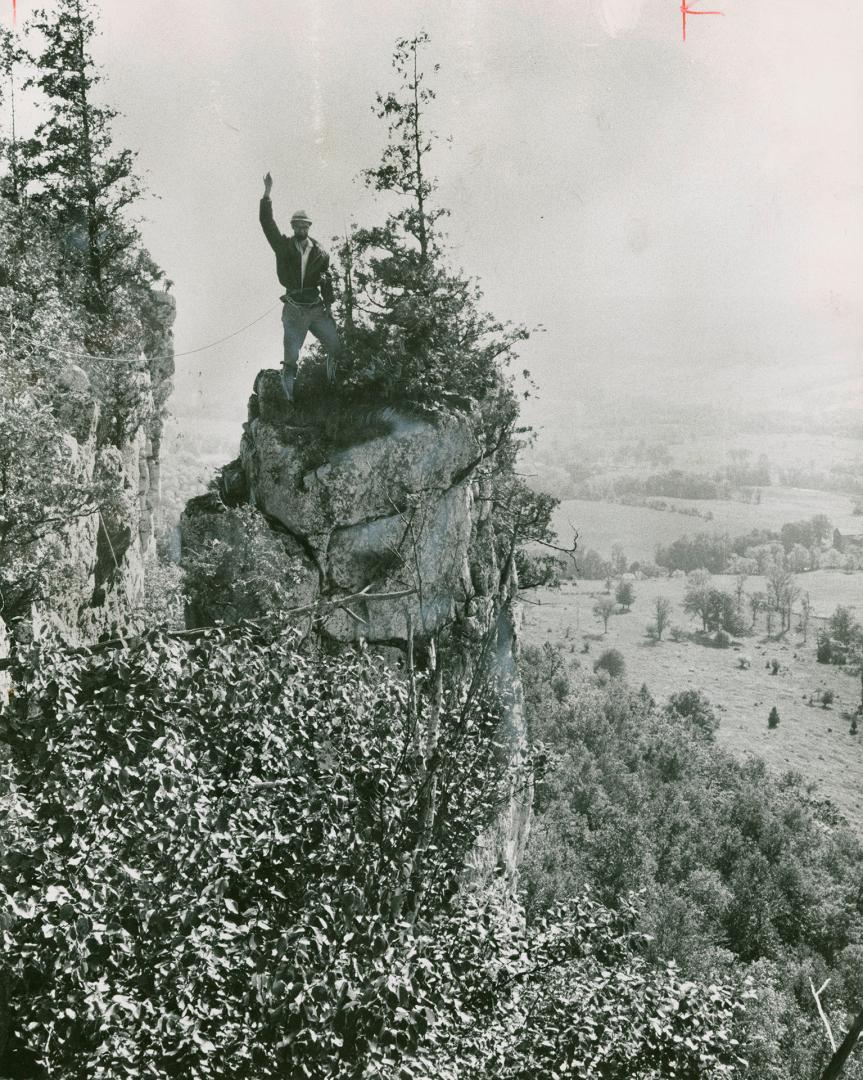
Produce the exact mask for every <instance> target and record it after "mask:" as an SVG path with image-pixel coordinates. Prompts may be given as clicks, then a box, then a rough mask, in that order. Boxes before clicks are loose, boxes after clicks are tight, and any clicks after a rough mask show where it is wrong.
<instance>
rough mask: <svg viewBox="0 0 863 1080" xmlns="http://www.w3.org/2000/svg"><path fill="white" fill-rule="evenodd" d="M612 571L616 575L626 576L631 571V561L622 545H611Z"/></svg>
mask: <svg viewBox="0 0 863 1080" xmlns="http://www.w3.org/2000/svg"><path fill="white" fill-rule="evenodd" d="M611 569H612V571H613V572H614V573H615V574H618V575H619V574H625V573H626V571H627V570H628V569H629V561H628V559H627V558H626V552H625V551H624V550H623V545H622V544H612V545H611Z"/></svg>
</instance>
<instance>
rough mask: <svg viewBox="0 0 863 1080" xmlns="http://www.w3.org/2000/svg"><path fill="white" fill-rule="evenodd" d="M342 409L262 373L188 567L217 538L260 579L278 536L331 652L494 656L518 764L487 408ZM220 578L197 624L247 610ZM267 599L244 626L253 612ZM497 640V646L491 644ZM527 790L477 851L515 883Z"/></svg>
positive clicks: (294, 594)
mask: <svg viewBox="0 0 863 1080" xmlns="http://www.w3.org/2000/svg"><path fill="white" fill-rule="evenodd" d="M333 409H334V410H338V411H337V412H336V413H334V414H327V413H325V412H323V411H322V409H321V406H320V398H319V399H318V401H317V403H316V402H315V400H314V398H313V397H312V396H311V395H310V399H304V397H303V394H302V393H299V394H298V395H297V400H296V401H295V402H293V403H289V402H288V401H287V400H286V398H285V396H284V393H283V392H282V388H281V382H280V379H279V375H278V373H277V372H275V371H263V372H261V373H260V374H259V375H258V377H257V379H256V380H255V388H254V393H253V394H252V396H251V400H250V402H249V419H248V422H247V423H246V425H245V427H244V432H243V436H242V440H241V445H240V455H239V457H238V458H237V459H236V460H235V461H233V462H231V463H230V464H229V465H226V466H225V467H224V469H223V470H222V472H221V474H220V477H219V480H218V483H217V488H216V490H214V491H213V492H211V493H210V494H209V495H207V496H203V497H199V498H198V499H195V500H192V501H191V502H190V503H189V504H187V507H186V511H185V513H184V515H183V519H182V522H181V540H182V549H183V560H184V562H185V564H186V565H187V567H194V566H195V565H196V564H197V565H200V559H201V557H202V556H205V555H206V552H207V550H208V548H207V545H208V544H212V543H213V542H215V541H218V542H219V543H220V544H222V545H226V546H227V547H228V548H232V550H233V554H232V556H231V558H232V559H233V565H235V566H237V567H244V569H243V570H242V573H244V574H248V573H249V568H248V558H249V547H250V540H249V537H250V536H258V537H260V535H261V530H263V533H264V535H265V534H266V530H267V529H269V530H270V532H271V535H272V538H274V539H275V538H277V540H278V545H279V546H280V548H281V550H284V551H290V554H291V559H290V560H289V562H290V569H286V570H285V571H284V573H285V580H286V581H287V580H288V575H289V574H293V575H294V577H293V578H292V579H291V582H290V584H289V588H290V590H291V604H290V605H287V606H291V605H293V606H299V605H303V604H305V603H312V602H315V601H318V602H319V609H318V610H319V617H318V619H317V620H316V621H315V624H314V625H315V627H316V632H317V633H318V634H319V635H320V636H321V637H323V638H324V639H325V640H327V641H328V643H329V644H330V646H333V647H335V646H338V645H347V644H349V643H351V642H356V641H359V640H364V641H367V642H369V643H370V644H372V645H374V646H375V647H376V648H377V649H379V650H381V651H383V650H387V651H390V650H399V649H402V650H403V649H404V648H405V646H406V643H407V640H408V636H409V633H412V634H413V635H414V638H415V640H417V641H418V642H420V643H421V642H422V641H423V640H428V639H430V638H432V637H438V636H439V635H440V634H441V633H447V634H452V635H453V637H454V639H457V640H458V641H459V642H461V643H463V644H464V648H465V650H466V651H467V652H468V653H470V652H472V653H473V654H474V655H478V654H479V653H480V651H481V650H482V652H483V653H484V655H485V656H486V657H491V662H492V663H493V664H495V665H496V668H497V675H498V677H499V679H500V682H501V685H502V686H503V687H505V691H506V696H507V698H508V699H509V701H510V706H509V731H508V732H507V733H506V739H507V742H508V744H509V748H510V755H511V758H512V760H513V761H514V763H515V764H516V765H517V767H518V768H520V764H519V763H520V762H522V761H523V760H524V755H525V752H526V730H525V722H524V715H523V710H522V706H521V687H520V683H519V679H518V671H517V664H516V653H517V648H518V641H517V637H518V634H517V617H516V616H515V615H514V609H515V608H516V607H517V603H516V601H515V596H514V591H515V590H514V586H515V581H514V572H512V571H507V572H506V573H505V574H503V575H502V571H501V567H500V566H499V565H498V560H497V555H496V545H495V536H494V525H493V521H492V514H491V508H492V503H493V495H494V491H493V484H492V476H491V463H490V462H489V461H488V460H487V458H486V454H485V453H484V447H483V440H482V429H481V425H480V421H479V417H478V415H477V414H475V413H474V412H471V411H470V409H469V408H468V409H465V410H462V411H456V410H453V411H450V412H447V413H441V414H439V415H435V416H434V418H431V417H426V416H419V415H411V414H409V413H407V412H399V411H397V410H394V409H392V408H388V409H375V408H373V407H369V406H368V405H365V406H362V405H359V404H357V405H356V407H355V408H352V407H349V406H347V405H346V404H345V403H344V401H342V402H337V403H335V404H334V405H333ZM238 514H245V515H246V519H245V520H246V525H245V526H244V529H245V530H246V531H244V530H243V529H237V528H235V526H234V524H232V522H236V521H237V520H239V518H238V517H237V516H236V515H238ZM248 515H251V517H249V516H248ZM249 529H251V533H250V532H249V531H248V530H249ZM254 543H255V544H257V543H258V540H255V541H254ZM291 544H292V545H293V548H292V549H291V548H290V545H291ZM284 545H288V547H284ZM244 548H245V550H244ZM268 550H269V549H268V547H267V545H266V542H265V543H264V548H263V553H262V558H263V559H264V560H265V561H267V562H268V565H272V566H274V567H275V568H276V569H275V570H274V572H275V573H280V572H281V571H279V570H278V566H279V565H280V564H279V563H278V562H277V561H275V562H272V563H270V562H269V560H270V556H269V555H268V553H267V552H268ZM285 565H286V567H287V565H288V564H287V563H286V564H285ZM208 581H209V585H210V586H212V587H213V591H211V592H210V594H209V595H208V596H206V597H203V600H202V602H199V603H198V604H197V606H196V608H195V610H193V611H190V613H189V620H190V622H191V623H192V624H194V625H201V624H202V623H205V622H207V621H208V620H209V621H218V620H220V619H221V620H224V619H226V618H227V615H226V612H227V611H228V605H229V603H232V602H233V603H234V607H235V609H236V608H237V604H236V602H235V601H232V600H231V595H230V594H231V590H232V588H233V586H232V584H231V583H230V582H229V583H227V584H226V585H225V586H224V587H218V586H216V585H214V579H213V578H212V576H211V577H210V578H209V579H208ZM340 600H343V601H344V603H341V604H340V603H339V601H340ZM257 603H258V600H257V599H256V600H255V601H254V603H253V604H252V605H251V606H250V607H247V608H245V609H244V610H243V611H242V612H241V613H239V614H238V616H237V617H253V610H254V605H255V604H257ZM282 610H284V606H283V607H282ZM409 628H410V629H409ZM489 636H491V637H493V638H494V641H495V643H494V644H493V646H492V648H491V649H484V648H483V645H484V643H487V641H488V639H489ZM526 785H527V782H526V780H524V779H522V780H520V781H519V782H518V783H516V784H514V786H513V793H512V798H511V799H510V801H509V804H508V806H507V808H506V810H505V811H504V813H503V814H502V815H501V819H500V821H499V822H498V825H497V827H496V828H495V830H493V831H492V833H490V834H489V835H488V836H487V837H486V838H485V840H484V841H483V843H482V844H481V845H480V846H479V847H478V849H477V852H476V859H475V869H476V870H477V872H478V873H482V874H484V875H488V874H490V873H491V872H492V871H493V870H494V868H495V867H496V866H497V865H498V864H499V865H501V866H502V867H503V868H504V869H505V871H506V875H505V876H506V877H507V878H508V879H509V880H510V882H512V881H513V880H514V877H515V873H516V866H517V863H518V859H519V857H520V853H521V851H522V850H523V847H524V844H525V841H526V836H527V829H528V825H529V820H530V792H529V790H524V789H525V788H526Z"/></svg>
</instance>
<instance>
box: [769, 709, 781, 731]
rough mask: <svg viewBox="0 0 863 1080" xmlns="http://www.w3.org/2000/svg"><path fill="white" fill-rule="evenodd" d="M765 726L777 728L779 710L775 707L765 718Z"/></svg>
mask: <svg viewBox="0 0 863 1080" xmlns="http://www.w3.org/2000/svg"><path fill="white" fill-rule="evenodd" d="M767 726H768V727H769V728H777V727H779V710H778V709H777V708H776V706H775V705H774V706H773V708H772V709H771V710H770V715H769V716H768V717H767Z"/></svg>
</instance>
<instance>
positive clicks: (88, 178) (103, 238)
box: [22, 0, 158, 314]
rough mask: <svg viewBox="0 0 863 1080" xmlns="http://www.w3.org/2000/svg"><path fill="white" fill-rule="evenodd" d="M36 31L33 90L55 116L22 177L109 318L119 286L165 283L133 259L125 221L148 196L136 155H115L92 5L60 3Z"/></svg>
mask: <svg viewBox="0 0 863 1080" xmlns="http://www.w3.org/2000/svg"><path fill="white" fill-rule="evenodd" d="M32 29H33V30H35V31H36V32H37V33H38V34H39V36H40V39H41V49H40V51H39V52H38V53H37V54H36V55H34V56H32V57H31V61H32V63H33V65H34V66H35V69H36V70H35V72H34V74H33V75H32V76H31V78H30V79H29V80H28V81H27V83H26V84H25V86H27V87H38V89H39V90H41V91H42V93H43V94H44V96H45V104H46V107H47V110H48V116H47V118H46V119H45V120H43V121H42V123H41V124H39V126H38V127H37V129H36V132H35V138H34V139H33V140H31V141H30V142H28V143H27V144H26V145H25V146H24V147H23V148H22V153H23V159H24V160H23V161H22V172H23V173H24V176H25V177H26V178H27V179H28V180H29V181H31V184H30V188H31V190H30V197H31V198H32V200H33V201H34V202H35V203H37V204H38V205H39V206H40V207H41V209H42V210H43V211H44V212H45V213H46V214H47V215H48V216H50V217H51V218H53V219H54V220H55V221H56V223H57V225H58V227H59V229H60V230H61V231H62V234H63V236H64V239H65V251H64V254H65V256H66V259H67V260H68V261H69V262H71V263H72V264H78V265H80V266H81V267H82V268H83V269H84V271H85V280H86V281H87V293H86V296H85V300H86V304H87V307H88V308H89V309H90V310H91V311H93V312H96V313H99V314H104V313H106V312H107V311H108V310H109V308H110V306H111V296H112V293H113V292H114V291H115V290H116V289H117V287H118V286H119V285H121V284H123V283H126V282H128V281H129V280H130V279H131V280H133V279H134V278H135V277H136V276H138V274H139V273H140V271H141V270H142V269H143V270H144V271H145V272H148V271H149V272H150V274H151V278H152V277H153V276H158V274H157V273H156V274H153V273H152V272H153V271H155V267H153V266H152V264H151V265H150V266H142V264H141V263H140V260H139V259H138V258H131V259H129V258H126V256H127V254H128V253H129V252H130V249H132V248H133V247H135V245H136V244H137V242H138V240H139V237H138V234H137V231H136V229H135V228H134V227H133V226H132V225H130V224H129V223H128V222H127V221H126V220H125V217H124V212H125V211H126V210H127V209H128V208H129V207H130V206H132V205H133V204H134V203H135V202H136V200H137V199H138V198H139V197H140V195H141V190H142V189H141V182H140V180H139V179H138V177H137V176H136V175H135V172H134V158H135V155H134V154H133V152H132V151H131V150H127V149H120V150H117V149H116V148H115V147H114V144H113V138H112V134H111V124H112V121H113V120H114V119H115V117H116V116H117V111H116V110H115V109H113V108H111V107H110V106H108V105H104V104H99V103H97V100H96V94H95V90H96V87H97V86H98V85H99V83H100V82H101V75H100V73H99V70H98V68H97V66H96V64H95V62H94V60H93V55H92V45H93V40H94V38H95V36H96V33H97V31H96V24H95V21H94V7H93V4H92V2H91V0H55V6H54V8H53V10H50V9H45V8H42V9H39V10H38V11H36V12H35V14H34V17H33V22H32ZM34 182H35V186H33V183H34Z"/></svg>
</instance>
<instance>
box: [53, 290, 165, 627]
mask: <svg viewBox="0 0 863 1080" xmlns="http://www.w3.org/2000/svg"><path fill="white" fill-rule="evenodd" d="M151 299H152V315H151V319H150V321H149V323H148V327H147V329H148V346H147V350H148V353H150V354H151V355H150V356H149V357H148V356H142V357H141V359H140V361H139V362H138V363H137V364H136V365H135V366H134V367H133V369H132V370H131V371H128V372H124V373H123V378H124V380H125V382H124V392H125V403H126V404H128V406H129V407H128V414H127V415H126V416H125V419H124V425H123V431H122V435H121V437H119V438H116V437H115V438H114V439H113V440H109V439H108V438H107V437H106V428H107V427H108V426H109V425H110V424H113V422H114V419H115V418H113V417H109V416H108V415H107V409H106V408H105V407H104V406H100V403H99V393H98V391H97V390H96V388H95V387H94V385H93V380H94V379H95V378H96V377H97V375H96V373H95V372H91V374H90V375H89V376H88V374H87V372H85V370H84V369H83V367H79V366H78V365H76V364H70V365H69V366H67V367H66V368H65V369H64V370H63V371H61V373H60V375H59V377H58V383H59V390H60V393H59V394H58V396H57V400H58V403H59V404H58V407H57V410H58V419H59V420H60V423H61V426H62V427H63V429H64V431H65V432H66V436H65V439H66V443H67V446H68V448H69V450H70V452H71V455H72V458H73V460H74V462H75V468H76V472H77V474H78V475H79V476H80V478H81V480H82V482H84V483H88V484H89V483H93V482H96V483H98V484H99V485H100V487H101V488H102V489H103V490H104V491H105V493H106V494H105V499H104V500H103V502H102V508H101V510H100V512H99V513H97V514H93V515H89V516H86V517H82V518H79V519H78V520H77V521H74V522H71V523H70V524H69V525H68V527H67V529H66V534H65V541H66V545H67V547H66V551H67V558H66V560H65V564H66V565H65V566H64V567H63V576H62V583H61V586H60V587H59V588H58V589H57V590H56V592H55V594H54V595H52V596H51V597H50V598H48V600H47V601H46V602H45V603H44V604H40V605H38V606H37V609H36V610H35V612H34V623H35V626H36V629H37V630H38V629H39V628H40V627H52V626H53V627H55V628H56V629H58V630H59V631H60V633H61V634H62V636H63V638H64V639H65V640H66V641H67V642H70V643H75V642H78V643H87V642H91V641H94V640H97V639H98V638H99V637H101V636H103V635H108V636H113V635H115V634H117V633H118V632H123V631H126V630H128V628H129V624H130V619H131V616H132V613H133V612H134V609H135V607H136V606H137V604H138V603H139V602H140V600H141V598H142V596H143V588H144V567H145V563H146V561H147V559H148V558H149V556H150V555H151V554H152V553H153V548H154V544H155V529H156V516H157V513H158V505H159V454H160V445H161V434H162V423H163V420H162V414H163V409H164V406H165V403H166V401H167V398H168V395H169V394H170V392H171V389H172V381H171V376H172V375H173V371H174V362H173V350H172V343H171V326H172V325H173V322H174V318H175V314H176V310H175V303H174V300H173V297H171V296H170V295H169V294H167V293H157V294H154V296H153V297H152V298H151ZM100 374H102V375H103V377H105V375H106V374H110V372H109V371H108V369H107V368H106V372H105V373H100Z"/></svg>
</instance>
